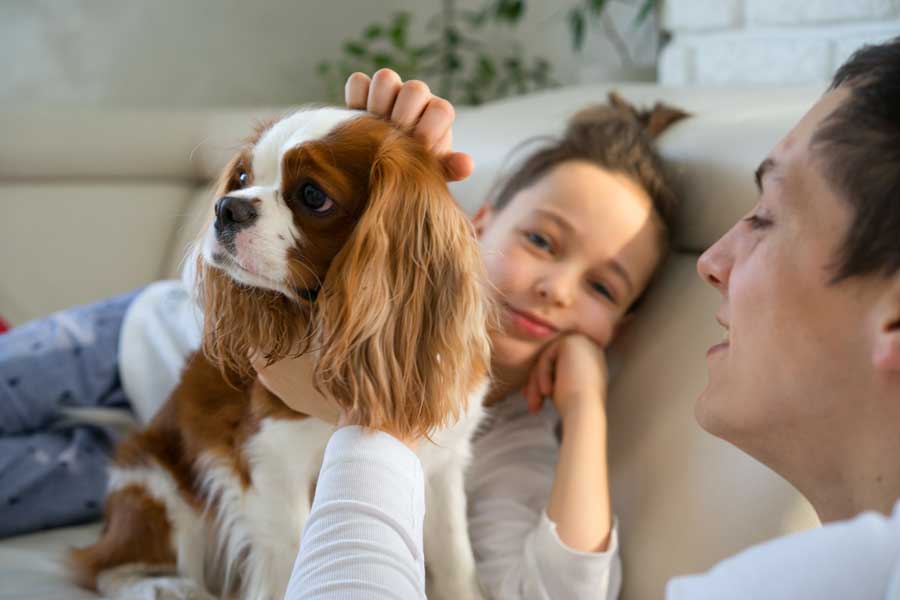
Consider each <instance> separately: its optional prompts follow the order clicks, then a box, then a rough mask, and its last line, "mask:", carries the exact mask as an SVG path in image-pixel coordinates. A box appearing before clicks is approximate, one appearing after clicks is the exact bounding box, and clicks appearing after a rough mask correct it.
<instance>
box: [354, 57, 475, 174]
mask: <svg viewBox="0 0 900 600" xmlns="http://www.w3.org/2000/svg"><path fill="white" fill-rule="evenodd" d="M344 100H345V101H346V103H347V107H348V108H357V109H365V110H367V111H369V112H370V113H373V114H376V115H378V116H381V117H387V118H388V119H390V120H391V121H393V122H394V123H396V124H397V125H400V126H401V127H404V128H407V129H410V130H411V131H412V134H413V136H414V137H415V138H416V139H418V140H419V141H421V142H422V143H423V144H424V145H425V147H426V148H428V149H429V150H431V151H432V152H433V153H434V154H435V155H436V156H437V157H438V158H439V159H440V161H441V165H443V167H444V175H445V177H446V178H447V180H448V181H459V180H461V179H465V178H466V177H468V176H469V175H470V174H471V173H472V157H470V156H469V155H468V154H465V153H463V152H454V151H453V148H452V146H453V131H452V129H451V127H452V125H453V119H455V118H456V113H455V111H454V110H453V105H452V104H450V103H449V102H448V101H447V100H444V99H443V98H440V97H438V96H435V95H433V94H432V93H431V90H430V89H429V88H428V85H427V84H426V83H425V82H424V81H418V80H416V79H411V80H409V81H407V82H405V83H404V82H403V81H402V80H401V79H400V76H399V75H397V73H395V72H394V71H392V70H390V69H380V70H378V71H376V72H375V74H374V75H373V76H372V78H371V79H370V78H369V76H368V75H365V74H364V73H354V74H352V75H351V76H350V77H348V78H347V83H346V85H345V86H344Z"/></svg>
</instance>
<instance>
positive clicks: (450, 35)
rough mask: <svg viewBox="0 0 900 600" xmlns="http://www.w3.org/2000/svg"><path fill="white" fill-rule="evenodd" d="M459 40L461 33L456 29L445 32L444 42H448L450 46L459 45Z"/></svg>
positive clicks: (451, 28)
mask: <svg viewBox="0 0 900 600" xmlns="http://www.w3.org/2000/svg"><path fill="white" fill-rule="evenodd" d="M459 39H460V36H459V31H457V30H456V28H455V27H448V28H447V29H445V30H444V41H446V42H447V45H448V46H457V45H459Z"/></svg>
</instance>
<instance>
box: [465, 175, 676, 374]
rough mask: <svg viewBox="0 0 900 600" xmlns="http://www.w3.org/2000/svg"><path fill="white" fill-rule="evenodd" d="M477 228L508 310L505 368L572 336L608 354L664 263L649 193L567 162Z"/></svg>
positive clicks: (484, 214) (484, 211) (497, 356)
mask: <svg viewBox="0 0 900 600" xmlns="http://www.w3.org/2000/svg"><path fill="white" fill-rule="evenodd" d="M473 221H474V224H475V228H476V231H477V232H478V236H479V239H480V240H481V250H482V256H483V258H484V261H485V264H486V266H487V271H488V276H489V277H490V280H491V283H492V284H493V285H494V287H495V288H496V290H497V292H498V294H499V300H500V303H501V307H502V312H501V319H502V330H501V331H500V332H498V333H497V334H496V335H495V336H494V337H493V344H494V347H493V352H494V361H495V362H496V363H497V364H498V365H503V366H519V365H526V364H528V363H529V362H530V361H532V360H534V359H535V358H536V356H537V355H538V353H539V352H540V350H541V349H542V348H543V347H544V346H546V345H547V344H548V343H549V342H551V341H552V340H553V339H555V338H556V337H558V336H560V335H563V334H566V333H581V334H583V335H586V336H588V337H589V338H590V339H592V340H593V341H594V342H596V343H597V344H599V345H600V346H601V347H603V348H605V347H607V346H608V345H609V343H610V341H612V339H613V337H614V335H615V332H616V328H617V326H618V325H619V324H620V323H621V322H622V319H623V318H624V316H625V313H626V311H627V310H628V307H629V306H630V305H631V303H632V302H633V301H634V300H635V299H636V298H637V297H638V296H639V295H640V294H641V292H642V291H643V290H644V288H645V287H646V285H647V283H648V282H649V281H650V277H651V276H652V274H653V272H654V270H655V268H656V265H657V263H658V262H659V260H660V257H661V250H662V248H661V245H660V229H659V227H660V225H659V224H658V221H657V218H656V216H655V214H654V209H653V204H652V201H651V200H650V198H649V196H648V195H647V193H646V192H645V191H644V189H643V188H642V187H641V186H640V185H638V184H637V183H635V182H634V181H632V180H631V179H630V178H628V177H627V176H625V175H621V174H617V173H611V172H608V171H605V170H603V169H601V168H600V167H598V166H596V165H593V164H591V163H588V162H585V161H567V162H564V163H560V164H559V165H557V166H556V167H554V168H553V169H551V170H550V171H549V172H548V173H547V174H546V175H544V176H543V177H541V178H540V179H539V180H538V181H537V182H535V183H534V184H532V185H531V186H530V187H528V188H526V189H524V190H521V191H519V192H518V193H517V194H516V195H515V196H513V197H512V198H511V199H510V201H509V203H508V204H507V205H506V206H505V207H504V208H503V209H501V210H499V211H494V210H492V208H491V207H490V206H483V207H482V208H481V209H480V210H479V211H478V213H477V214H476V215H475V217H474V219H473Z"/></svg>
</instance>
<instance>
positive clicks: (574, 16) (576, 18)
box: [569, 8, 584, 51]
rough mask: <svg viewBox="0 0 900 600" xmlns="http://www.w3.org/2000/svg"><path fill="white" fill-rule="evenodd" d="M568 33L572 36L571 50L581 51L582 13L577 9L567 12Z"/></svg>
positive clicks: (582, 41)
mask: <svg viewBox="0 0 900 600" xmlns="http://www.w3.org/2000/svg"><path fill="white" fill-rule="evenodd" d="M569 32H570V33H571V34H572V48H573V49H574V50H576V51H581V48H582V47H583V46H584V13H583V12H581V11H580V10H578V9H577V8H573V9H572V10H571V11H569Z"/></svg>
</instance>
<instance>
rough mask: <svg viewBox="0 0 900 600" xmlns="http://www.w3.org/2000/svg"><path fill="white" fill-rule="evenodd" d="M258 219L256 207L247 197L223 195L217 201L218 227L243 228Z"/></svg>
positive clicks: (221, 228)
mask: <svg viewBox="0 0 900 600" xmlns="http://www.w3.org/2000/svg"><path fill="white" fill-rule="evenodd" d="M254 220H256V208H254V207H253V203H252V202H251V201H250V200H247V199H246V198H235V197H233V196H222V197H221V198H219V199H218V200H217V201H216V229H218V230H220V231H221V230H223V229H225V228H226V227H231V228H233V229H241V228H243V227H247V226H248V225H250V224H251V223H253V221H254Z"/></svg>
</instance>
